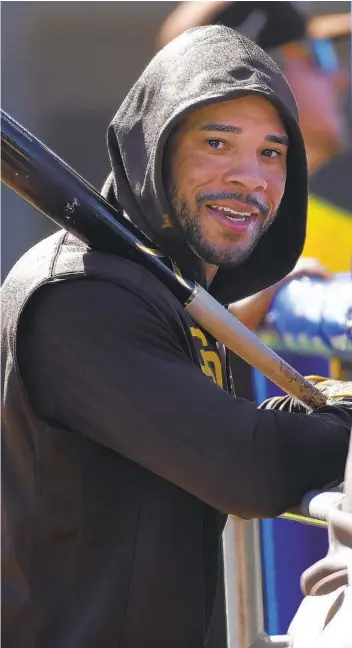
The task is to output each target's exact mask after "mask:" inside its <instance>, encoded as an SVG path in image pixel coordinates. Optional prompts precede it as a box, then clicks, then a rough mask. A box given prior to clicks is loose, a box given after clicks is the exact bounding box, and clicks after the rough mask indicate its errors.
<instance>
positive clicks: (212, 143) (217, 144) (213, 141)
mask: <svg viewBox="0 0 352 648" xmlns="http://www.w3.org/2000/svg"><path fill="white" fill-rule="evenodd" d="M206 143H207V144H209V146H211V148H215V149H221V148H223V146H224V142H223V141H222V140H219V139H213V138H212V139H207V140H206Z"/></svg>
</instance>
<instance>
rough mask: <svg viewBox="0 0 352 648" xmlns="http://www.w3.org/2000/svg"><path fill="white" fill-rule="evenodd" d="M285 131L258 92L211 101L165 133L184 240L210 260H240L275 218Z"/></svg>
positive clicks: (175, 206)
mask: <svg viewBox="0 0 352 648" xmlns="http://www.w3.org/2000/svg"><path fill="white" fill-rule="evenodd" d="M287 147H288V138H287V134H286V131H285V128H284V126H283V124H282V122H281V120H280V117H279V115H278V113H277V111H276V109H275V108H274V106H273V105H272V104H271V103H270V102H268V101H267V100H266V99H264V98H263V97H261V96H255V95H251V96H247V97H243V98H240V99H232V100H230V101H226V102H222V103H217V104H211V105H208V106H205V107H203V108H200V109H198V110H196V111H194V112H193V113H191V114H190V115H189V116H187V117H186V118H185V119H184V120H183V121H182V122H181V124H180V126H179V128H178V129H177V132H176V134H175V135H174V136H173V139H172V145H171V148H170V149H169V156H170V158H169V160H168V165H169V169H170V174H171V179H170V186H169V187H168V193H169V198H170V200H171V203H172V207H173V214H172V217H173V218H174V219H176V220H177V221H178V223H179V224H180V226H181V228H182V230H183V233H184V235H185V237H186V240H187V242H188V244H189V246H190V247H191V248H192V249H193V251H194V252H195V253H196V254H197V255H198V256H199V257H200V258H202V259H203V260H204V261H206V262H207V263H209V264H212V265H216V266H218V265H222V264H239V263H241V262H242V261H243V260H244V259H246V258H247V257H248V256H249V254H250V253H251V251H252V250H253V248H254V247H255V245H256V244H257V243H258V241H259V239H260V237H261V236H262V235H263V234H264V232H265V231H266V230H267V228H268V227H269V225H270V224H271V223H272V221H273V220H274V218H275V215H276V212H277V210H278V207H279V205H280V201H281V199H282V196H283V194H284V190H285V182H286V157H287Z"/></svg>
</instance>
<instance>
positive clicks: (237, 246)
mask: <svg viewBox="0 0 352 648" xmlns="http://www.w3.org/2000/svg"><path fill="white" fill-rule="evenodd" d="M170 194H171V195H170ZM221 198H222V199H224V198H225V199H226V198H227V199H231V198H232V199H237V200H242V201H243V202H246V203H247V204H251V205H255V206H256V207H257V208H258V209H259V211H260V214H258V218H261V221H262V227H261V229H260V232H259V233H258V235H257V236H256V238H255V240H254V241H253V242H252V243H251V244H250V245H248V244H247V245H245V244H244V242H242V240H241V237H240V236H239V237H238V243H235V239H234V235H233V234H231V233H228V234H226V233H225V232H224V234H223V236H224V238H225V239H226V238H228V240H229V247H227V246H221V245H219V244H215V243H212V242H211V241H209V240H208V239H207V238H206V237H205V236H204V235H203V233H202V227H201V217H200V208H201V206H202V205H203V204H205V202H207V203H208V204H209V200H210V199H213V200H217V199H221ZM169 201H170V203H171V213H170V217H171V221H172V223H173V225H175V226H176V227H178V228H180V229H181V231H182V234H183V235H184V237H185V240H186V242H187V244H188V246H189V247H190V248H191V250H192V251H193V252H194V253H195V254H196V255H197V256H198V257H199V258H201V259H202V260H203V261H205V262H206V263H209V264H211V265H216V266H236V265H239V264H240V263H242V262H243V261H245V259H247V258H248V257H249V256H250V254H251V253H252V252H253V250H254V248H255V247H256V245H257V244H258V241H259V239H260V238H261V237H262V236H263V234H265V232H266V231H267V230H268V228H269V227H270V225H271V224H272V223H273V221H274V219H275V217H276V214H277V212H274V213H273V214H272V215H271V216H270V217H268V216H269V210H268V209H267V208H266V207H265V206H264V205H262V204H260V203H259V202H258V201H257V200H256V199H246V200H244V199H243V197H242V196H241V194H235V193H233V192H231V194H229V193H226V194H225V193H223V192H222V193H220V192H218V193H216V194H215V193H212V194H211V195H210V194H203V196H202V197H201V198H200V199H199V200H197V203H196V204H197V207H196V214H195V217H193V216H191V215H190V212H189V209H188V206H187V203H186V201H185V200H184V199H183V198H182V197H181V196H179V195H178V194H177V192H176V191H175V189H173V190H172V192H170V193H169ZM231 243H232V245H231Z"/></svg>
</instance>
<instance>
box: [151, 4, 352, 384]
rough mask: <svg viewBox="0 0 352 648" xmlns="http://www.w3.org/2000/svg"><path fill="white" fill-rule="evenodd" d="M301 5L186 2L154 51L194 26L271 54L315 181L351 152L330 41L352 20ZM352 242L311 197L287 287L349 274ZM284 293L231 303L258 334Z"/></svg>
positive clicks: (339, 213)
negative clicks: (226, 31)
mask: <svg viewBox="0 0 352 648" xmlns="http://www.w3.org/2000/svg"><path fill="white" fill-rule="evenodd" d="M298 4H299V3H293V2H255V1H254V2H221V1H220V2H198V1H197V2H181V3H179V5H178V6H177V7H176V9H175V10H174V11H173V12H172V13H171V14H170V15H169V16H168V18H167V19H166V21H165V22H164V24H163V25H162V27H161V29H160V32H159V35H158V40H157V44H158V46H163V45H165V44H166V43H167V42H168V41H169V40H171V39H173V38H174V37H175V36H177V34H180V33H181V32H183V31H184V30H186V29H190V28H192V27H196V26H200V25H206V24H223V25H225V26H227V27H231V28H233V29H236V31H238V32H239V33H241V34H243V35H244V36H247V37H248V38H250V39H251V40H253V41H255V42H256V43H257V44H258V45H259V46H260V47H262V48H263V49H264V50H265V51H267V52H268V54H269V55H270V56H271V57H272V58H273V59H274V60H275V62H276V63H277V64H278V65H279V67H280V68H281V69H282V71H283V73H284V74H285V76H286V78H287V80H288V82H289V84H290V86H291V89H292V91H293V94H294V96H295V98H296V101H297V105H298V111H299V116H300V124H301V128H302V133H303V137H304V142H305V147H306V152H307V159H308V171H309V174H310V175H311V174H313V173H315V172H316V171H318V170H319V169H320V168H321V167H322V166H323V165H325V164H326V163H327V162H329V160H330V159H331V158H332V156H334V155H338V154H339V153H341V152H343V151H344V150H345V149H346V147H347V146H349V145H350V141H351V140H350V136H349V130H348V124H347V120H346V117H345V115H344V109H343V100H344V97H345V94H346V89H347V86H348V82H349V79H348V75H347V73H346V71H345V70H344V69H343V68H342V66H341V64H340V63H339V60H338V56H337V53H336V51H335V48H334V43H333V41H334V40H335V39H339V38H344V37H348V35H349V34H350V30H351V16H350V14H347V13H345V14H336V15H325V16H316V17H314V18H311V19H310V20H308V19H307V18H306V16H305V15H304V13H303V12H302V11H300V9H299V8H298V6H297V5H298ZM351 241H352V215H351V214H349V213H347V212H344V211H343V210H341V209H339V208H338V207H336V206H335V205H332V204H331V203H328V202H327V201H325V200H322V199H321V198H318V197H317V196H312V195H311V196H310V199H309V206H308V223H307V238H306V243H305V247H304V250H303V253H302V258H301V259H300V260H299V262H298V264H297V267H296V269H295V271H294V272H293V273H292V274H291V275H289V276H288V277H286V278H285V280H284V282H286V281H287V280H289V279H291V278H293V277H294V276H300V275H310V276H318V277H322V278H326V279H328V278H330V277H331V273H335V272H347V271H349V270H350V269H351V261H352V244H351ZM281 286H282V283H278V284H276V285H275V286H271V287H269V288H268V289H267V290H266V291H263V292H262V293H260V294H258V295H254V296H252V297H249V298H248V299H246V300H244V301H242V302H239V303H236V304H232V305H231V307H230V308H231V310H232V312H233V314H234V315H236V317H238V318H239V319H240V320H241V321H242V322H243V323H244V324H245V325H246V326H248V327H249V328H251V329H256V328H257V327H258V326H259V325H260V324H261V323H262V321H263V319H264V317H265V315H266V313H267V311H268V309H269V307H270V304H271V302H272V299H273V297H274V296H275V294H276V293H277V291H278V290H279V289H280V287H281ZM236 362H239V363H241V361H237V360H236ZM241 364H242V363H241ZM247 391H248V388H247Z"/></svg>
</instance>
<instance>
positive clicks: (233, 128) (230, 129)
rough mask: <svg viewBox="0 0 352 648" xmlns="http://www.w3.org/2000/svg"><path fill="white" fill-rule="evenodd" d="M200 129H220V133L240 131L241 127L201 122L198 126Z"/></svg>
mask: <svg viewBox="0 0 352 648" xmlns="http://www.w3.org/2000/svg"><path fill="white" fill-rule="evenodd" d="M199 130H202V131H220V132H222V133H242V132H243V131H242V128H239V126H231V125H230V124H214V123H213V124H203V126H200V127H199Z"/></svg>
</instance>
